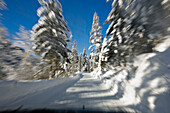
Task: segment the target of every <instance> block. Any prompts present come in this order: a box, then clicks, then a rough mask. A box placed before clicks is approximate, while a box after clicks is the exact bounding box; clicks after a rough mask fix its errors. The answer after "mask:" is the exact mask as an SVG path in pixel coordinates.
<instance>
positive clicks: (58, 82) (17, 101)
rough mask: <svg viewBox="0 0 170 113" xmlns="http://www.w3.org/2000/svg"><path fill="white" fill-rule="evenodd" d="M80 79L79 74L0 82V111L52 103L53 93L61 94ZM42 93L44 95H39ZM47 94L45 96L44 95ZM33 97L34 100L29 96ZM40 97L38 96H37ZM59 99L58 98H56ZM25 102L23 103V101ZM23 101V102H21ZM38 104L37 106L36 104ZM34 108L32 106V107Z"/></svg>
mask: <svg viewBox="0 0 170 113" xmlns="http://www.w3.org/2000/svg"><path fill="white" fill-rule="evenodd" d="M80 78H81V74H77V76H74V77H68V78H57V79H51V80H33V81H15V80H13V81H7V80H3V81H0V110H5V109H7V110H9V108H12V107H13V106H14V107H17V106H18V107H19V106H21V105H25V107H26V105H28V106H30V105H32V104H33V103H34V104H35V105H38V104H45V103H43V102H47V100H45V99H46V98H47V97H49V100H48V103H46V104H49V103H50V102H51V101H53V100H54V99H53V98H56V96H55V97H54V95H53V93H55V92H63V91H64V90H65V89H66V88H67V87H69V86H70V85H72V84H73V83H74V82H75V81H77V80H79V79H80ZM42 92H44V94H41V93H42ZM46 93H47V94H46ZM33 95H34V96H35V98H33V97H31V96H33ZM36 95H37V96H38V95H40V96H38V97H37V96H36ZM58 97H59V98H60V96H58ZM27 98H28V99H27ZM24 99H25V100H27V101H23V100H24ZM22 101H23V102H22ZM37 103H38V104H37ZM32 106H34V105H32Z"/></svg>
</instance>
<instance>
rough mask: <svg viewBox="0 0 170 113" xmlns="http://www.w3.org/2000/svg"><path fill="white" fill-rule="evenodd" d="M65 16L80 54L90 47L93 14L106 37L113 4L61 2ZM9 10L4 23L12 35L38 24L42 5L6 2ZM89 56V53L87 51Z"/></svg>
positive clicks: (78, 0) (31, 0)
mask: <svg viewBox="0 0 170 113" xmlns="http://www.w3.org/2000/svg"><path fill="white" fill-rule="evenodd" d="M59 1H60V3H61V5H62V8H63V15H64V17H65V19H66V21H67V22H68V26H69V28H70V30H71V32H72V34H73V37H72V41H73V40H76V41H77V49H78V52H79V53H80V52H82V51H83V49H84V48H86V49H88V47H89V46H90V43H89V38H90V30H91V26H92V22H93V14H94V12H95V11H96V12H97V14H98V16H99V19H100V24H101V26H102V27H103V30H102V33H103V35H104V36H105V33H106V29H107V28H108V25H106V24H104V25H103V23H104V21H105V19H106V18H107V16H108V14H109V12H110V10H111V3H110V2H109V3H106V0H59ZM5 2H6V4H7V7H8V10H3V11H1V13H2V14H3V17H2V19H1V20H2V23H3V25H4V26H5V27H7V28H8V31H9V33H10V35H11V36H12V35H14V34H15V32H18V31H19V26H20V25H23V26H24V27H26V28H27V29H28V30H31V29H32V27H33V26H34V25H35V24H36V23H37V22H38V19H39V17H38V16H37V12H36V11H37V9H38V8H39V7H40V4H39V3H38V1H37V0H5ZM87 53H88V55H89V51H88V50H87Z"/></svg>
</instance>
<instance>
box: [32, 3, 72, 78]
mask: <svg viewBox="0 0 170 113" xmlns="http://www.w3.org/2000/svg"><path fill="white" fill-rule="evenodd" d="M38 1H39V3H40V4H41V5H42V6H41V7H40V8H39V9H38V10H37V15H38V16H39V17H40V19H39V21H38V24H36V25H35V26H34V27H33V35H32V37H33V38H32V39H33V41H34V46H33V49H34V51H35V53H36V54H37V55H40V56H41V57H42V59H44V60H45V62H46V63H47V64H48V67H49V75H50V78H51V77H56V76H57V75H56V73H57V72H56V71H57V70H60V71H62V72H63V71H64V69H63V64H64V62H65V61H68V54H67V53H68V51H70V50H69V49H68V47H67V46H68V45H67V43H68V42H69V41H70V36H69V35H70V34H71V33H70V31H69V29H68V26H67V22H66V21H65V19H64V17H63V15H62V6H61V4H60V2H59V1H58V0H45V1H44V0H38Z"/></svg>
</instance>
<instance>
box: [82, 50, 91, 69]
mask: <svg viewBox="0 0 170 113" xmlns="http://www.w3.org/2000/svg"><path fill="white" fill-rule="evenodd" d="M82 57H83V62H82V63H83V71H86V72H89V71H90V64H89V59H88V57H87V53H86V49H85V48H84V50H83V56H82Z"/></svg>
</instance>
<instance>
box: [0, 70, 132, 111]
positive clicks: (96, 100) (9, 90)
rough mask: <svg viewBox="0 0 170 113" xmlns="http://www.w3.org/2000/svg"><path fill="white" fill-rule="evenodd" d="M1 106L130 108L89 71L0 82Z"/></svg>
mask: <svg viewBox="0 0 170 113" xmlns="http://www.w3.org/2000/svg"><path fill="white" fill-rule="evenodd" d="M0 92H1V94H0V109H1V110H8V109H17V108H19V107H21V109H25V108H29V109H38V108H50V109H89V110H95V111H96V110H97V111H98V110H99V111H115V110H120V108H121V111H122V110H126V111H127V110H130V109H127V108H125V107H121V106H119V104H120V100H117V99H116V98H115V97H114V95H113V94H112V92H111V91H110V88H108V87H106V86H105V85H104V84H103V83H102V82H101V80H100V79H98V78H96V77H94V75H92V74H89V73H78V74H76V75H75V76H74V77H70V78H63V79H54V80H43V81H31V82H26V81H25V82H24V81H22V82H17V81H2V82H0Z"/></svg>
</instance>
